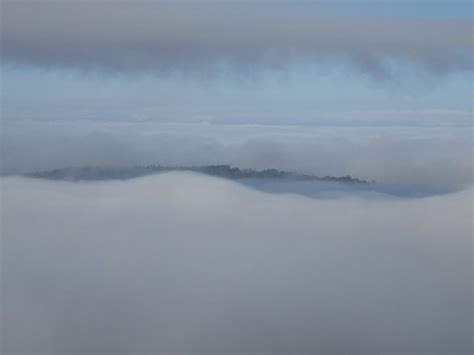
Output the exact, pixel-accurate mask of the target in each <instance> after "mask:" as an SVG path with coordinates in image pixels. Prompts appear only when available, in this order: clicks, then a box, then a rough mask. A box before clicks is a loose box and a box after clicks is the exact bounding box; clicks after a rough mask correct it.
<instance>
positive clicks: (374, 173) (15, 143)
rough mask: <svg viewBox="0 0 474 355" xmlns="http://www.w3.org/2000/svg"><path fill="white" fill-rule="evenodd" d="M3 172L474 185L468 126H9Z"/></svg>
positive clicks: (5, 130) (5, 131) (6, 127)
mask: <svg viewBox="0 0 474 355" xmlns="http://www.w3.org/2000/svg"><path fill="white" fill-rule="evenodd" d="M2 141H3V142H2V144H3V146H2V172H3V173H21V172H31V171H34V170H47V169H54V168H61V167H67V166H84V165H96V166H103V165H105V166H125V167H127V166H128V167H130V166H135V165H147V164H162V165H168V166H176V165H181V166H192V165H206V164H231V165H234V166H238V167H241V168H254V169H265V168H278V169H283V170H289V171H296V172H305V173H312V174H316V175H322V176H324V175H333V176H343V175H347V174H350V175H352V176H356V177H359V178H362V179H366V180H373V179H374V180H376V181H378V182H380V183H386V184H406V185H420V186H425V187H436V188H441V189H447V190H450V189H456V188H459V187H462V186H466V185H469V184H471V183H472V182H473V175H472V171H473V166H472V161H473V160H472V135H471V133H470V131H469V130H468V129H466V128H465V127H365V128H364V127H359V128H357V127H318V126H314V127H299V126H265V125H261V126H259V125H215V124H166V123H163V124H160V123H153V122H141V123H137V122H120V123H110V122H108V123H98V122H90V121H84V122H81V121H78V122H69V123H63V122H48V123H44V122H39V123H35V122H33V121H24V122H22V121H19V122H4V124H3V136H2Z"/></svg>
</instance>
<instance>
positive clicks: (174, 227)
mask: <svg viewBox="0 0 474 355" xmlns="http://www.w3.org/2000/svg"><path fill="white" fill-rule="evenodd" d="M471 258H472V190H466V191H462V192H459V193H455V194H450V195H445V196H442V197H431V198H423V199H413V200H410V199H409V200H400V201H394V200H390V201H385V200H383V199H382V200H370V199H364V198H341V199H338V200H324V199H322V200H312V199H307V198H303V197H298V196H293V195H271V194H265V193H261V192H257V191H254V190H250V189H247V188H245V187H242V186H240V185H238V184H235V183H232V182H228V181H225V180H220V179H215V178H210V177H205V176H200V175H194V174H185V173H169V174H163V175H157V176H153V177H147V178H140V179H135V180H132V181H128V182H106V183H79V184H73V183H60V182H45V181H41V180H29V179H23V178H3V179H2V279H3V280H2V303H3V306H4V307H3V313H2V322H1V326H2V330H3V339H2V346H3V349H2V350H3V352H2V353H5V354H9V353H10V352H13V351H14V350H16V351H19V352H23V353H28V352H35V353H38V352H43V353H48V354H53V353H67V352H69V353H84V352H96V353H100V352H102V353H107V352H110V353H117V352H121V353H141V352H143V353H147V352H148V353H150V352H152V353H157V352H162V353H165V352H167V351H169V352H173V351H174V352H192V351H194V352H218V353H225V352H244V353H258V352H260V353H264V352H283V353H290V352H292V353H303V352H306V353H308V352H309V353H330V352H332V353H351V354H352V353H364V354H372V353H377V354H382V353H395V352H413V353H418V352H419V353H424V352H428V353H454V352H459V353H460V354H461V353H466V354H470V353H472V344H471V337H472V313H471V312H472V288H471V287H472V264H471Z"/></svg>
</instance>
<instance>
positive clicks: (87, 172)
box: [24, 165, 369, 184]
mask: <svg viewBox="0 0 474 355" xmlns="http://www.w3.org/2000/svg"><path fill="white" fill-rule="evenodd" d="M168 171H192V172H197V173H202V174H206V175H211V176H218V177H222V178H226V179H232V180H240V179H294V180H314V181H330V182H342V183H350V184H368V183H369V182H368V181H366V180H360V179H357V178H353V177H351V176H349V175H346V176H340V177H335V176H324V177H319V176H315V175H309V174H298V173H292V172H288V171H283V170H277V169H265V170H254V169H240V168H236V167H232V166H229V165H205V166H191V167H166V166H161V165H147V166H136V167H130V168H112V167H95V166H85V167H67V168H61V169H53V170H46V171H37V172H32V173H28V174H24V175H25V176H28V177H34V178H43V179H51V180H69V181H81V180H110V179H116V180H117V179H118V180H123V179H131V178H134V177H140V176H145V175H151V174H156V173H162V172H168Z"/></svg>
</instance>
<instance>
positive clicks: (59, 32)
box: [2, 0, 473, 74]
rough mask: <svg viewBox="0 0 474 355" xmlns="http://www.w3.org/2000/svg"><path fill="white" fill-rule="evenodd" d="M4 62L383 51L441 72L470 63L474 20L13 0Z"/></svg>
mask: <svg viewBox="0 0 474 355" xmlns="http://www.w3.org/2000/svg"><path fill="white" fill-rule="evenodd" d="M2 7H3V9H2V10H3V11H2V12H3V16H2V17H3V18H2V22H3V25H2V56H3V57H4V59H5V60H6V61H7V62H13V63H28V64H34V65H41V66H63V67H77V68H79V69H94V70H95V69H96V70H100V71H103V70H107V71H148V70H149V71H155V72H162V73H163V72H173V71H179V72H182V71H186V72H188V71H189V72H209V71H214V70H216V69H222V68H224V69H229V68H230V69H232V70H234V69H237V70H244V71H251V72H253V71H257V70H259V69H262V68H275V67H276V68H284V67H286V66H287V65H288V64H291V63H292V62H296V61H301V60H303V61H305V60H309V61H316V60H317V61H323V60H325V59H327V58H329V57H330V58H334V56H336V57H341V58H344V59H349V60H350V61H351V62H352V63H353V64H355V65H356V66H357V67H359V68H361V69H363V70H366V71H369V72H371V73H375V74H377V73H381V72H383V71H384V70H385V66H384V61H383V59H384V58H395V59H401V60H407V61H411V62H415V63H417V64H421V65H423V66H424V67H425V68H428V69H430V70H433V71H435V72H447V71H448V72H449V71H454V70H466V69H467V70H471V69H472V49H473V42H472V29H473V26H472V23H471V22H470V21H468V20H466V19H464V20H462V19H460V20H453V19H451V20H421V19H406V18H405V19H400V18H399V19H392V20H387V19H382V18H374V17H373V18H365V19H364V18H361V17H357V18H356V17H347V16H336V15H335V14H334V13H331V14H330V15H327V14H325V13H324V12H323V11H319V9H318V7H317V6H309V5H308V6H307V7H305V6H302V5H301V6H297V7H292V6H290V5H289V4H279V5H275V4H270V3H259V4H256V3H243V2H239V3H209V2H207V3H203V2H200V3H196V2H193V3H182V2H180V3H167V2H109V1H95V2H87V1H80V2H70V1H65V2H59V1H43V0H41V1H35V2H28V1H27V2H20V1H6V2H4V4H3V6H2Z"/></svg>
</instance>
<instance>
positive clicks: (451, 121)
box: [1, 0, 473, 126]
mask: <svg viewBox="0 0 474 355" xmlns="http://www.w3.org/2000/svg"><path fill="white" fill-rule="evenodd" d="M472 27H473V25H472V2H471V1H403V0H400V1H395V0H394V1H357V0H354V1H335V2H334V1H333V2H328V1H316V2H307V1H292V2H284V1H281V2H280V1H279V2H245V1H222V2H182V1H179V2H166V1H138V2H126V1H118V2H111V1H81V2H72V1H44V0H40V1H35V2H32V1H11V0H6V1H3V2H2V69H1V70H2V107H3V108H2V118H3V119H4V120H7V121H9V120H22V119H33V120H61V121H73V120H83V119H87V120H94V121H116V120H128V121H129V120H131V121H143V120H150V121H154V122H212V123H219V124H248V123H251V124H298V125H331V124H336V125H338V124H339V125H340V124H344V125H397V124H403V125H406V124H408V125H413V124H414V125H420V124H422V125H440V124H441V125H463V126H466V125H468V126H470V125H471V114H472V85H473V84H472V83H473V72H472V53H473V51H472V50H473V48H472V46H473V45H472V43H473V41H472V30H473V28H472ZM361 116H362V117H361ZM394 116H395V117H394ZM420 121H422V122H420Z"/></svg>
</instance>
